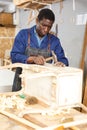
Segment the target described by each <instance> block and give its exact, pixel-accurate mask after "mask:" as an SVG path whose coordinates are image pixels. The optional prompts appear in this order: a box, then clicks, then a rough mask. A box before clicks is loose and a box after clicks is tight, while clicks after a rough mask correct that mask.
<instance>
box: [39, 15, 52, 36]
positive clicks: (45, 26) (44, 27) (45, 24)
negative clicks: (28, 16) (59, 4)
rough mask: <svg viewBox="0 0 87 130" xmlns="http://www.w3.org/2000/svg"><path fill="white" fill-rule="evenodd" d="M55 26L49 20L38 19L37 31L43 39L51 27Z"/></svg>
mask: <svg viewBox="0 0 87 130" xmlns="http://www.w3.org/2000/svg"><path fill="white" fill-rule="evenodd" d="M52 25H53V21H50V20H49V19H45V18H44V19H43V20H41V21H39V20H38V19H37V21H36V31H37V33H38V35H39V36H40V37H43V36H44V35H46V34H48V33H49V31H50V29H51V27H52Z"/></svg>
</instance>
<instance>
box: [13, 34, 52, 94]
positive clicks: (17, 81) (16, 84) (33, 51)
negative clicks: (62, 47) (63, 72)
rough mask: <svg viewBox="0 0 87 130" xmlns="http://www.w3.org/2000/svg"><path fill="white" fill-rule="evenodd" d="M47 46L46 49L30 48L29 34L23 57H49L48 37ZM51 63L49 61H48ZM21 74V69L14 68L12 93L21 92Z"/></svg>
mask: <svg viewBox="0 0 87 130" xmlns="http://www.w3.org/2000/svg"><path fill="white" fill-rule="evenodd" d="M48 38H49V39H48V42H49V43H48V46H47V49H37V48H32V47H30V33H29V34H28V46H27V47H26V50H25V55H26V56H38V55H40V56H43V57H44V58H48V57H50V55H51V51H50V36H48ZM49 62H51V61H49ZM21 73H22V68H21V67H17V68H16V72H15V77H14V81H13V86H12V92H14V91H19V90H21V88H22V87H21V78H20V77H19V75H20V74H21Z"/></svg>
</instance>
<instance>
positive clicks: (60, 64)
mask: <svg viewBox="0 0 87 130" xmlns="http://www.w3.org/2000/svg"><path fill="white" fill-rule="evenodd" d="M54 65H55V66H58V67H65V66H66V65H65V64H64V63H62V62H56V63H55V64H54Z"/></svg>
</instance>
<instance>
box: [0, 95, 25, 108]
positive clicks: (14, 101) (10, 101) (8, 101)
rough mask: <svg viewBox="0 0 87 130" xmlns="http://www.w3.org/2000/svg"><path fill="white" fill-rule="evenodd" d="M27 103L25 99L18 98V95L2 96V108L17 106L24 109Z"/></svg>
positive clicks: (0, 101)
mask: <svg viewBox="0 0 87 130" xmlns="http://www.w3.org/2000/svg"><path fill="white" fill-rule="evenodd" d="M24 105H25V100H24V99H22V98H18V97H17V96H15V95H13V96H5V95H3V96H0V110H5V109H6V108H16V109H18V110H19V109H20V110H21V109H23V108H24Z"/></svg>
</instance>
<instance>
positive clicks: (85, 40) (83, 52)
mask: <svg viewBox="0 0 87 130" xmlns="http://www.w3.org/2000/svg"><path fill="white" fill-rule="evenodd" d="M86 49H87V23H86V28H85V35H84V42H83V49H82V57H81V62H80V68H81V69H83V70H84V63H85V61H84V60H85V54H86Z"/></svg>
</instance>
